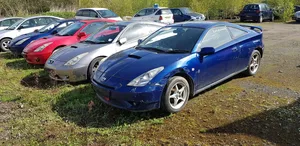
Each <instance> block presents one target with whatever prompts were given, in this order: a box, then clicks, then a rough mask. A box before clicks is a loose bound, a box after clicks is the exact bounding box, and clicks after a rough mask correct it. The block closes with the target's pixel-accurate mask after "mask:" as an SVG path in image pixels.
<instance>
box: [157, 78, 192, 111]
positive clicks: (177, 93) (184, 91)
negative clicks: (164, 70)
mask: <svg viewBox="0 0 300 146" xmlns="http://www.w3.org/2000/svg"><path fill="white" fill-rule="evenodd" d="M189 96H190V86H189V83H188V82H187V80H186V79H185V78H183V77H180V76H174V77H172V78H171V79H169V81H168V84H167V86H166V89H165V92H164V93H163V97H162V99H161V108H162V110H163V111H165V112H167V113H176V112H179V111H181V110H182V109H183V108H184V107H185V105H186V104H187V102H188V100H189Z"/></svg>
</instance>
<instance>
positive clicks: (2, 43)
mask: <svg viewBox="0 0 300 146" xmlns="http://www.w3.org/2000/svg"><path fill="white" fill-rule="evenodd" d="M61 19H63V18H59V17H54V16H35V17H29V18H26V19H21V20H19V21H17V22H16V23H14V24H13V25H11V26H10V27H8V28H6V29H5V30H1V31H0V49H1V50H2V51H5V52H7V51H8V50H9V49H8V44H9V43H10V41H11V40H12V39H14V38H16V37H18V36H20V35H23V34H27V33H30V32H34V31H35V30H37V29H40V28H42V27H44V26H45V25H48V24H50V23H52V22H54V21H58V20H61Z"/></svg>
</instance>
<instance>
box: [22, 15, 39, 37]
mask: <svg viewBox="0 0 300 146" xmlns="http://www.w3.org/2000/svg"><path fill="white" fill-rule="evenodd" d="M38 19H39V18H33V19H29V20H26V21H24V22H23V23H22V24H21V25H20V26H19V27H18V28H17V30H18V32H19V34H18V35H22V34H27V33H31V32H33V31H34V30H36V29H39V28H41V27H38V26H37V21H38Z"/></svg>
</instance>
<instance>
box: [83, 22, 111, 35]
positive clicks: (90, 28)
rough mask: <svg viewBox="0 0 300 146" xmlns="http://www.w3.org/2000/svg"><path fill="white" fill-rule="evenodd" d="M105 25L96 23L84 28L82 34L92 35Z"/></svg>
mask: <svg viewBox="0 0 300 146" xmlns="http://www.w3.org/2000/svg"><path fill="white" fill-rule="evenodd" d="M105 24H106V23H105V22H94V23H91V24H89V25H87V26H86V27H84V28H83V29H82V30H81V32H85V33H86V34H92V33H93V32H95V31H97V30H99V29H100V28H101V27H102V26H104V25H105Z"/></svg>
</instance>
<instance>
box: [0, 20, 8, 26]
mask: <svg viewBox="0 0 300 146" xmlns="http://www.w3.org/2000/svg"><path fill="white" fill-rule="evenodd" d="M10 25H11V22H10V20H4V21H2V22H1V25H0V26H10Z"/></svg>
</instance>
